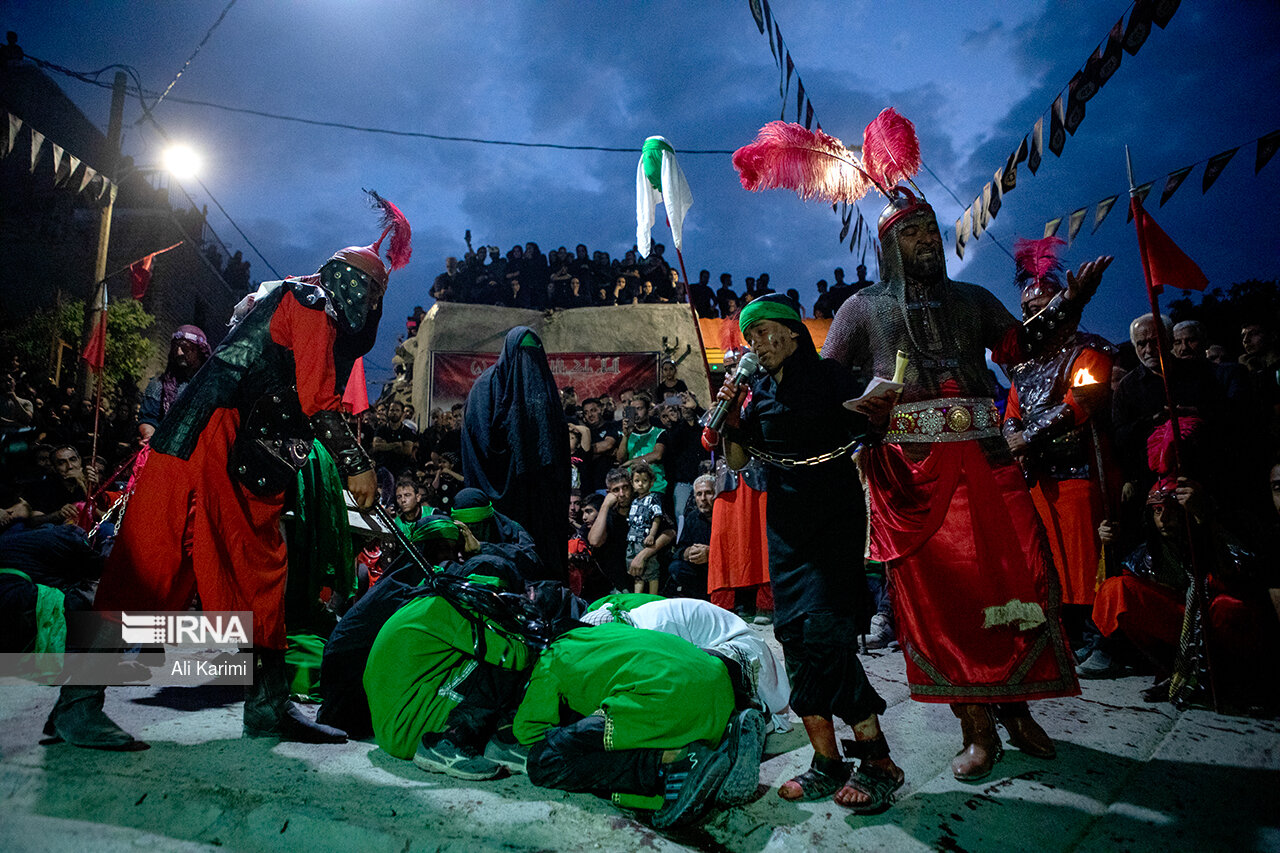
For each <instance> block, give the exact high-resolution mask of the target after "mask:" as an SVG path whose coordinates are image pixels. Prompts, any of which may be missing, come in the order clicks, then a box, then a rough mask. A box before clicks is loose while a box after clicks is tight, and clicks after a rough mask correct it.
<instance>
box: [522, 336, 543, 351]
mask: <svg viewBox="0 0 1280 853" xmlns="http://www.w3.org/2000/svg"><path fill="white" fill-rule="evenodd" d="M520 346H522V347H533V348H534V349H542V345H541V344H540V343H538V339H537V337H535V336H534V334H533V332H525V333H524V337H523V338H521V339H520Z"/></svg>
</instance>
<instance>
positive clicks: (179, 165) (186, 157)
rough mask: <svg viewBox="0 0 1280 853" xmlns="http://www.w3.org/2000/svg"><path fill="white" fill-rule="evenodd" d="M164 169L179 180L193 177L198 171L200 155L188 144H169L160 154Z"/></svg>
mask: <svg viewBox="0 0 1280 853" xmlns="http://www.w3.org/2000/svg"><path fill="white" fill-rule="evenodd" d="M160 162H161V163H162V164H163V165H164V170H165V171H166V172H168V173H169V174H170V175H172V176H173V177H175V178H177V179H178V180H179V181H185V180H189V179H191V178H194V177H195V176H196V174H197V173H198V172H199V171H200V166H201V162H200V155H199V154H197V153H196V151H195V149H193V148H191V146H189V145H181V144H178V145H171V146H169V147H168V148H166V149H165V150H164V153H163V154H161V157H160Z"/></svg>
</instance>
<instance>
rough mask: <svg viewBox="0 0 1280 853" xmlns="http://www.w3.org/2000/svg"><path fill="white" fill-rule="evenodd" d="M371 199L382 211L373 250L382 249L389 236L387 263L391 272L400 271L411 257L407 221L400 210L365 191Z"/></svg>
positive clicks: (410, 232)
mask: <svg viewBox="0 0 1280 853" xmlns="http://www.w3.org/2000/svg"><path fill="white" fill-rule="evenodd" d="M365 192H367V193H368V194H369V196H370V198H372V199H373V204H374V206H375V207H377V208H378V209H379V210H381V211H382V236H381V237H379V238H378V240H377V242H375V243H374V244H373V250H374V251H375V252H377V251H378V250H379V249H380V248H381V247H382V241H383V239H384V238H386V236H387V235H388V234H390V235H391V243H390V245H388V246H387V261H388V262H389V263H390V264H391V270H392V271H393V272H394V271H395V270H398V269H402V268H403V267H404V266H405V264H407V263H409V258H410V257H411V256H412V255H413V246H412V245H411V243H410V238H411V237H412V231H411V229H410V228H409V220H408V219H405V216H404V214H403V213H401V212H400V208H398V207H396V206H395V205H394V204H392V203H391V202H389V201H387V200H386V199H385V198H383V197H382V196H380V195H378V194H377V193H376V192H374V191H373V190H365Z"/></svg>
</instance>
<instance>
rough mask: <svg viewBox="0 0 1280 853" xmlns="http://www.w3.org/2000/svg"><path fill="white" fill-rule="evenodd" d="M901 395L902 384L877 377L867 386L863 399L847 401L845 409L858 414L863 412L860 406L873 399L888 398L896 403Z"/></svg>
mask: <svg viewBox="0 0 1280 853" xmlns="http://www.w3.org/2000/svg"><path fill="white" fill-rule="evenodd" d="M901 393H902V383H901V382H894V381H893V380H892V379H882V378H880V377H879V376H877V377H875V378H874V379H872V380H871V381H870V382H869V383H868V384H867V390H866V391H864V392H863V393H862V396H861V397H857V398H855V399H853V400H845V401H844V407H845V408H846V409H852V410H853V411H855V412H857V411H861V409H860V406H861V405H862V404H863V403H865V402H866V401H867V400H870V399H872V398H873V397H886V398H888V399H889V401H890V402H894V401H896V400H897V397H898V395H899V394H901Z"/></svg>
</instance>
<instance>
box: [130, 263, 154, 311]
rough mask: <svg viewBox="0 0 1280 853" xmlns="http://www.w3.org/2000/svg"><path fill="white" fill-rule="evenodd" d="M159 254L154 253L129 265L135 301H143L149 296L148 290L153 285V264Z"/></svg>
mask: <svg viewBox="0 0 1280 853" xmlns="http://www.w3.org/2000/svg"><path fill="white" fill-rule="evenodd" d="M157 254H158V253H157V252H152V253H151V254H150V255H147V256H146V257H145V258H143V259H142V260H140V261H134V262H133V263H132V264H130V265H129V283H130V285H131V287H132V290H133V298H134V299H141V298H142V297H144V296H146V295H147V288H148V287H149V286H150V285H151V263H152V261H154V260H155V259H156V255H157Z"/></svg>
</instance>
